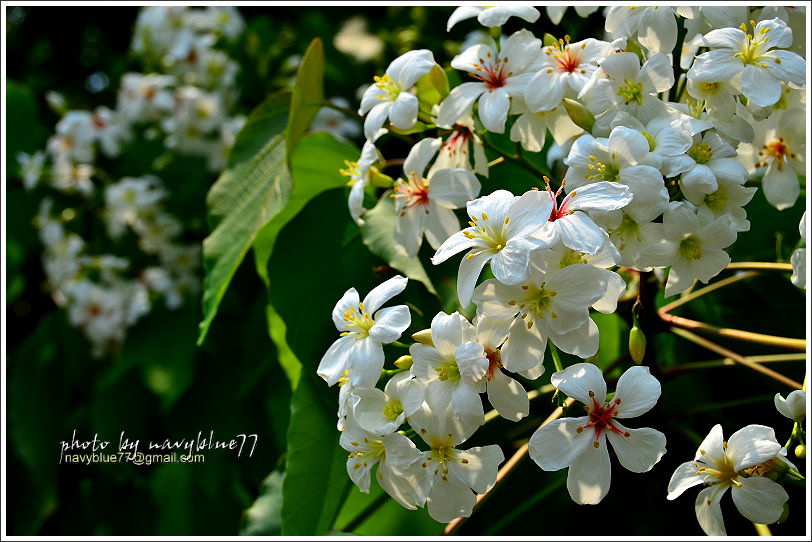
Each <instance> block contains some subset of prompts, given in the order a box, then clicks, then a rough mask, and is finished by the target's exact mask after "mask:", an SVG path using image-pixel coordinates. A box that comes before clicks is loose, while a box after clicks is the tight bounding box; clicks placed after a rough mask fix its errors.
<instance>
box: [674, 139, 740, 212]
mask: <svg viewBox="0 0 812 542" xmlns="http://www.w3.org/2000/svg"><path fill="white" fill-rule="evenodd" d="M696 139H697V141H695V142H694V143H693V145H692V146H691V148H690V149H688V152H687V153H686V156H685V157H684V159H683V160H684V162H685V164H684V166H683V167H682V168H681V169H682V170H683V171H684V173H683V174H682V177H681V178H680V188H681V189H682V193H683V194H685V197H686V198H688V199H689V200H691V201H694V200H697V199H701V197H702V196H704V195H705V194H710V193H712V192H716V190H717V189H718V188H719V184H718V179H720V178H721V179H724V180H725V181H728V182H732V183H737V184H744V183H745V181H746V180H747V170H746V169H745V168H744V166H742V165H741V164H740V163H739V161H738V160H736V156H737V155H736V149H734V148H733V147H732V146H731V145H730V144H728V143H727V142H725V141H724V140H723V139H722V138H721V137H720V136H719V134H717V133H716V132H713V131H708V132H705V135H704V136H703V137H702V138H701V140H700V139H699V136H697V137H696Z"/></svg>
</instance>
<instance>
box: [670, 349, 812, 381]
mask: <svg viewBox="0 0 812 542" xmlns="http://www.w3.org/2000/svg"><path fill="white" fill-rule="evenodd" d="M744 358H745V359H749V360H750V361H753V362H755V363H779V362H786V361H804V360H806V354H803V353H801V354H771V355H767V356H744ZM736 365H738V364H737V363H736V362H735V361H733V360H732V359H730V358H724V359H714V360H710V361H696V362H694V363H683V364H681V365H672V366H671V367H665V368H664V369H662V374H664V375H667V376H674V375H678V374H681V373H686V372H689V371H695V370H699V369H715V368H718V367H733V366H736Z"/></svg>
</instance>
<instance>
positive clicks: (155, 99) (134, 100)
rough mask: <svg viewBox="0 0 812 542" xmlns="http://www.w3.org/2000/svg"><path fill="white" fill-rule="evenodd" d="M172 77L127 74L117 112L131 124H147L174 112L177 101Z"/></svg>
mask: <svg viewBox="0 0 812 542" xmlns="http://www.w3.org/2000/svg"><path fill="white" fill-rule="evenodd" d="M174 84H175V78H174V77H173V76H171V75H159V74H149V75H144V74H142V73H125V74H124V76H123V77H122V78H121V86H120V87H119V90H118V105H117V106H116V110H117V111H118V112H119V113H121V115H122V117H123V118H124V119H126V120H128V121H130V122H146V121H150V120H155V119H159V118H161V117H163V116H164V115H166V114H169V113H171V112H172V109H173V108H174V107H175V99H174V98H173V96H172V92H171V88H170V87H172V86H173V85H174Z"/></svg>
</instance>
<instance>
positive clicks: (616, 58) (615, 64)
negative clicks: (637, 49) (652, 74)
mask: <svg viewBox="0 0 812 542" xmlns="http://www.w3.org/2000/svg"><path fill="white" fill-rule="evenodd" d="M598 64H599V65H600V67H601V68H603V71H605V72H606V73H608V74H609V75H610V76H611V77H612V78H614V79H617V80H620V81H623V80H624V79H629V80H630V81H636V80H637V75H638V74H639V73H640V60H639V59H638V58H637V55H636V54H634V53H616V54H613V55H609V56H606V57H604V58H602V59H601V60H600V62H598Z"/></svg>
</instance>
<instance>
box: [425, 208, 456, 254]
mask: <svg viewBox="0 0 812 542" xmlns="http://www.w3.org/2000/svg"><path fill="white" fill-rule="evenodd" d="M425 226H426V231H425V234H426V240H427V241H428V242H429V245H431V248H433V249H438V248H439V247H440V245H442V244H443V243H444V242H445V241H446V239H448V238H449V237H451V236H452V235H453V234H454V232H456V231H457V230H458V229H460V221H459V220H458V219H457V215H455V214H454V211H452V210H451V209H447V208H445V207H440V206H439V205H437V203H435V202H434V201H429V214H428V215H427V216H426V222H425Z"/></svg>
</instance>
